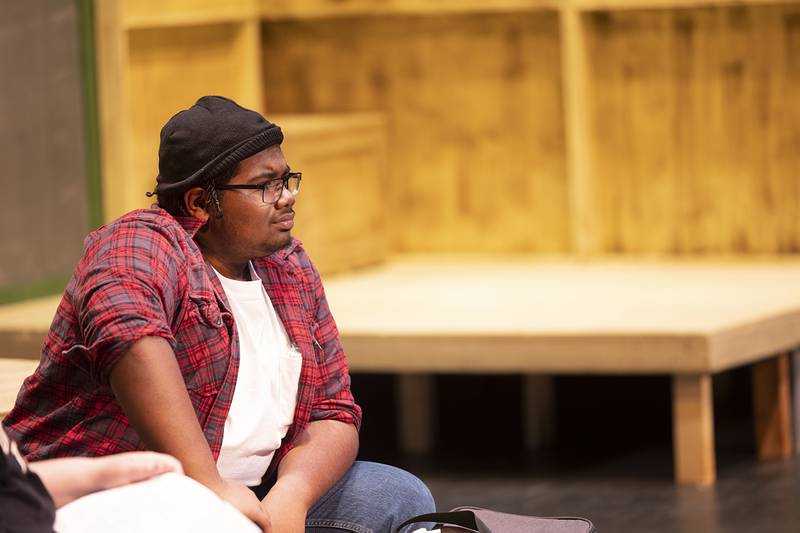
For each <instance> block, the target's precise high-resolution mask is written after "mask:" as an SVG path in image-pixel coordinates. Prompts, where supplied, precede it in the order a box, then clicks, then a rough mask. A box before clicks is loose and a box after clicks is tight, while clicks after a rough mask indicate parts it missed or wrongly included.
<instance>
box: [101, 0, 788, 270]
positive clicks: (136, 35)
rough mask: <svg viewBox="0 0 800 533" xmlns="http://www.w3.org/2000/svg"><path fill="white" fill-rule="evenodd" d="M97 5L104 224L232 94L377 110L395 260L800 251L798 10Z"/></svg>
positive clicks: (287, 103) (371, 3) (517, 0)
mask: <svg viewBox="0 0 800 533" xmlns="http://www.w3.org/2000/svg"><path fill="white" fill-rule="evenodd" d="M96 5H97V14H98V20H97V24H98V35H99V39H98V57H99V67H100V68H99V70H100V95H101V109H102V113H101V114H102V119H103V122H102V124H103V143H102V145H103V155H104V158H103V159H104V161H103V167H104V176H105V187H104V190H105V196H104V202H105V208H106V213H107V214H108V216H109V217H113V216H117V215H119V214H120V213H122V212H124V211H126V210H128V209H131V208H133V207H136V206H139V205H143V204H144V203H145V202H146V200H145V199H144V197H143V193H144V191H146V190H148V189H150V188H151V187H152V183H153V178H154V176H155V173H156V172H155V168H156V165H155V163H156V149H157V142H158V128H159V127H160V125H161V124H163V123H164V122H165V121H166V120H167V119H168V118H169V116H170V114H171V113H173V112H174V111H175V110H176V109H180V108H183V107H186V106H188V105H190V104H191V103H192V101H193V100H194V99H195V98H196V97H197V96H199V95H201V94H209V93H222V94H227V95H229V96H231V97H233V98H235V99H237V100H239V101H241V102H242V103H243V104H245V105H248V106H251V107H253V108H255V109H259V110H261V111H264V112H266V113H267V115H268V116H269V115H274V114H281V115H286V114H292V115H294V114H300V115H307V114H312V115H314V114H318V115H330V114H335V115H337V116H340V117H341V116H342V114H347V113H363V112H371V113H376V112H377V113H382V114H383V116H384V121H383V124H385V126H384V127H385V129H386V135H385V139H386V140H387V141H386V142H388V149H387V160H388V167H384V169H383V170H381V169H373V170H371V171H370V172H368V174H370V173H371V174H374V175H375V176H376V177H375V179H376V180H378V181H380V182H381V183H382V185H381V187H379V188H378V189H380V190H382V191H383V194H385V197H384V198H383V203H382V206H383V208H384V212H385V228H386V234H387V239H388V245H387V247H386V250H388V251H389V252H391V251H401V252H491V253H518V252H525V253H557V254H563V253H575V254H578V255H582V256H596V255H605V254H618V253H623V254H644V255H667V256H673V255H692V254H706V253H714V254H744V255H750V254H783V253H795V252H798V251H800V186H798V184H797V179H796V176H797V173H798V171H800V101H798V99H797V97H796V96H794V95H796V94H800V92H798V89H800V64H798V62H797V60H796V59H795V58H796V57H800V23H798V22H797V21H798V20H800V4H799V3H798V2H792V1H770V2H768V1H762V0H748V1H735V0H729V1H723V0H716V1H714V0H706V1H702V0H651V1H644V0H595V1H589V0H572V1H569V0H563V1H557V0H497V1H495V2H487V1H478V0H443V1H439V2H428V1H423V0H337V1H333V0H307V1H299V0H260V1H258V0H238V1H230V2H212V1H210V0H206V1H203V2H192V1H189V0H171V1H166V2H163V1H162V2H155V1H147V2H133V1H124V0H115V1H100V2H97V4H96ZM384 173H385V174H384ZM330 179H334V180H335V179H337V178H336V177H335V176H332V177H330ZM309 183H311V182H309ZM378 189H375V190H378ZM353 194H354V195H357V194H358V193H357V191H354V193H353ZM354 197H356V198H357V196H354ZM312 233H313V230H312Z"/></svg>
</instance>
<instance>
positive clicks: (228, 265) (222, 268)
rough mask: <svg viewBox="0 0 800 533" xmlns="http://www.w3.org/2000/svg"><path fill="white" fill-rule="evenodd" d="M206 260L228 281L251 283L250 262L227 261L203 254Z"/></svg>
mask: <svg viewBox="0 0 800 533" xmlns="http://www.w3.org/2000/svg"><path fill="white" fill-rule="evenodd" d="M203 255H204V257H205V258H206V260H207V261H208V262H209V263H211V266H212V267H214V270H216V271H217V272H219V273H220V274H222V275H223V276H225V277H226V278H228V279H235V280H239V281H250V279H251V278H250V261H247V260H246V261H244V263H242V262H241V261H230V260H228V261H225V260H222V259H220V258H218V257H214V256H211V255H206V254H203Z"/></svg>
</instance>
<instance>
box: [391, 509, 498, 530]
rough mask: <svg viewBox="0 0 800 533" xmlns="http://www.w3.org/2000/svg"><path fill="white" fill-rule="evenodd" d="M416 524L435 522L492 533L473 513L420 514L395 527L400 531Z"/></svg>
mask: <svg viewBox="0 0 800 533" xmlns="http://www.w3.org/2000/svg"><path fill="white" fill-rule="evenodd" d="M417 522H436V523H437V524H444V525H450V526H458V527H463V528H464V529H469V530H470V531H475V532H477V533H492V531H491V530H490V529H489V528H488V527H486V524H484V523H483V522H481V519H480V518H478V517H477V516H475V513H473V512H472V511H451V512H449V513H428V514H421V515H419V516H415V517H414V518H410V519H408V520H406V521H405V522H403V523H402V524H400V525H399V526H398V527H397V530H398V531H400V530H401V529H403V528H404V527H406V526H407V525H409V524H416V523H417Z"/></svg>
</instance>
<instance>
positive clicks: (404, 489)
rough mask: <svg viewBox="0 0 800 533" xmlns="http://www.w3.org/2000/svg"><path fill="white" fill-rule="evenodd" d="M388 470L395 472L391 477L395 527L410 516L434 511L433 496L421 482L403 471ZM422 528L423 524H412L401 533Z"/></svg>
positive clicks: (397, 469)
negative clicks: (394, 506) (393, 494)
mask: <svg viewBox="0 0 800 533" xmlns="http://www.w3.org/2000/svg"><path fill="white" fill-rule="evenodd" d="M389 468H392V469H393V470H394V471H395V472H394V476H393V477H394V483H393V484H392V485H393V487H392V488H393V492H394V493H395V495H396V498H395V501H396V502H397V505H398V507H397V508H396V509H395V513H394V516H395V517H397V519H398V522H397V524H395V527H396V526H397V525H399V524H401V523H402V522H405V521H406V520H408V519H409V518H411V517H412V516H417V515H421V514H426V513H433V512H435V511H436V503H435V502H434V500H433V495H432V494H431V491H430V489H428V486H427V485H425V483H423V482H422V480H420V479H419V478H418V477H417V476H415V475H413V474H411V473H409V472H406V471H405V470H401V469H399V468H394V467H389ZM423 526H425V524H412V525H410V526H408V527H406V528H403V530H402V533H406V532H409V531H414V530H415V529H418V528H420V527H423ZM428 526H430V524H428Z"/></svg>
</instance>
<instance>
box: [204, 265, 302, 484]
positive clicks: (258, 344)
mask: <svg viewBox="0 0 800 533" xmlns="http://www.w3.org/2000/svg"><path fill="white" fill-rule="evenodd" d="M249 268H250V278H251V280H252V281H237V280H232V279H228V278H226V277H225V276H223V275H222V274H220V273H219V272H217V271H216V270H214V272H216V274H217V277H218V278H219V280H220V282H221V283H222V287H223V289H225V294H226V296H227V297H228V302H229V303H230V306H231V311H233V318H234V321H235V322H236V329H237V331H238V334H239V374H238V376H237V378H236V388H235V389H234V393H233V401H232V403H231V409H230V411H229V412H228V418H227V419H226V420H225V433H224V435H223V438H222V449H221V450H220V453H219V458H218V459H217V468H218V469H219V473H220V475H221V476H222V477H223V478H225V479H232V480H236V481H240V482H242V483H244V484H245V485H249V486H255V485H258V484H259V483H261V478H262V477H263V475H264V473H265V472H266V471H267V468H268V467H269V463H270V461H271V460H272V456H273V454H274V453H275V450H277V449H278V448H279V447H280V445H281V439H283V437H284V436H286V432H287V431H288V430H289V426H291V424H292V421H293V419H294V409H295V404H296V401H297V384H298V381H299V379H300V368H301V366H302V362H303V359H302V356H301V355H300V352H299V351H298V350H297V348H295V347H294V346H292V344H291V342H290V341H289V337H288V336H287V334H286V330H285V329H284V327H283V324H282V323H281V321H280V319H279V318H278V315H277V314H276V313H275V308H274V307H273V306H272V302H271V301H270V299H269V295H267V292H266V291H265V290H264V286H263V285H262V283H261V280H260V279H259V277H258V276H257V275H256V273H255V270H253V265H252V264H250V265H249Z"/></svg>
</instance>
